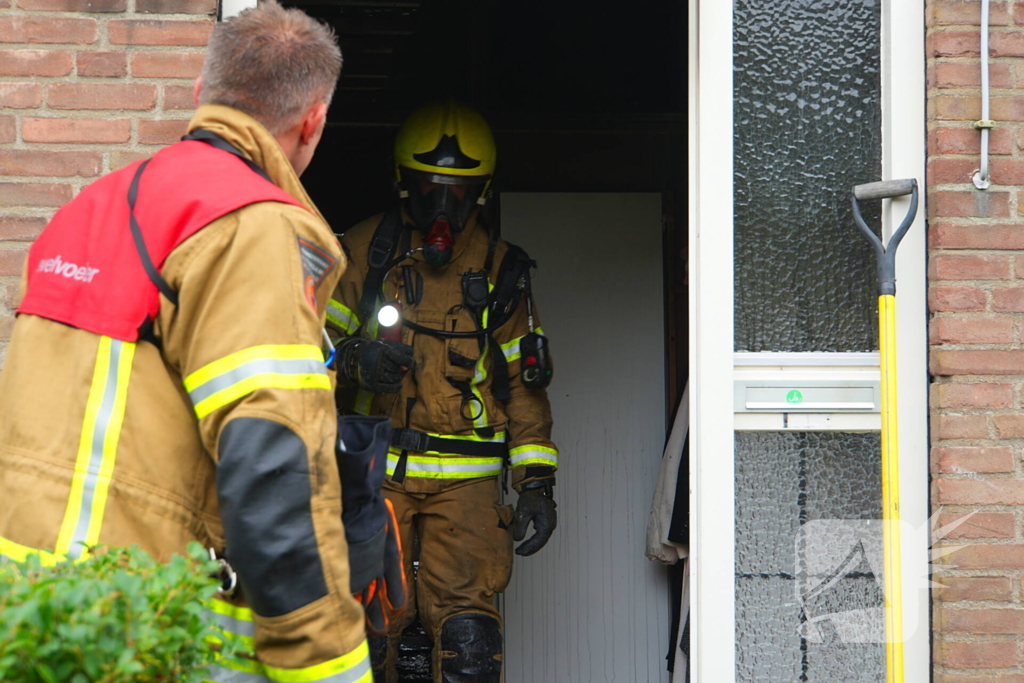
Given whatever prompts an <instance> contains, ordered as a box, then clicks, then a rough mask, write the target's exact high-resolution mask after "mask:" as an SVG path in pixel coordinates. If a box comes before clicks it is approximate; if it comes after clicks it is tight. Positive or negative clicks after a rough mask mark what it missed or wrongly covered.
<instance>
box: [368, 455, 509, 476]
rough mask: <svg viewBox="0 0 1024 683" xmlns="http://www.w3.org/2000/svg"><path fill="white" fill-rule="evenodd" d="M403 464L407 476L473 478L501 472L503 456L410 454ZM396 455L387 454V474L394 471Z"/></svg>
mask: <svg viewBox="0 0 1024 683" xmlns="http://www.w3.org/2000/svg"><path fill="white" fill-rule="evenodd" d="M406 457H407V458H408V460H407V462H406V464H405V472H406V475H407V476H411V477H424V478H427V479H473V478H476V477H491V476H495V475H498V474H501V468H502V463H503V460H504V458H466V457H455V456H441V457H431V456H428V455H410V456H406ZM397 465H398V456H397V455H395V454H394V453H389V454H388V467H387V473H388V475H393V474H394V473H395V468H396V467H397Z"/></svg>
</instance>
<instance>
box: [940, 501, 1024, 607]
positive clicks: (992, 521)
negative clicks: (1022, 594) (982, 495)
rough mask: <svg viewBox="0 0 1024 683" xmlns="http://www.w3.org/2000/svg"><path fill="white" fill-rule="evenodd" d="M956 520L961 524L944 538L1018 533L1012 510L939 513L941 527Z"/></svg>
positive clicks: (1005, 536) (1012, 535) (946, 532)
mask: <svg viewBox="0 0 1024 683" xmlns="http://www.w3.org/2000/svg"><path fill="white" fill-rule="evenodd" d="M961 520H964V521H961ZM956 522H960V525H959V526H957V527H956V528H954V529H951V530H949V531H945V532H944V536H943V537H944V538H1013V537H1014V535H1015V533H1016V532H1015V530H1014V525H1015V520H1014V516H1013V513H1012V512H975V513H974V514H970V513H959V514H945V515H939V527H940V528H943V527H946V526H947V525H950V524H955V523H956ZM1022 614H1024V613H1022Z"/></svg>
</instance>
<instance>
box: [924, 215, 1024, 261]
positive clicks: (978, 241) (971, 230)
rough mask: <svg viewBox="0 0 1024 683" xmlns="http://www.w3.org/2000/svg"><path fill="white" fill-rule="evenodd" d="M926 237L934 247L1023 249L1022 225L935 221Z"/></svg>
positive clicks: (1023, 233)
mask: <svg viewBox="0 0 1024 683" xmlns="http://www.w3.org/2000/svg"><path fill="white" fill-rule="evenodd" d="M928 237H929V242H928V243H929V246H931V247H932V248H935V249H1024V225H952V224H949V223H935V224H933V225H931V226H930V230H929V234H928ZM1017 272H1018V273H1021V272H1024V271H1021V270H1018V271H1017Z"/></svg>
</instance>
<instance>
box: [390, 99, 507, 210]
mask: <svg viewBox="0 0 1024 683" xmlns="http://www.w3.org/2000/svg"><path fill="white" fill-rule="evenodd" d="M496 156H497V149H496V148H495V145H494V134H493V133H492V132H491V127H490V126H489V125H487V121H486V120H485V119H484V117H483V116H481V115H480V113H479V112H477V111H476V110H474V109H470V108H469V107H466V106H464V105H462V104H459V103H458V102H456V101H454V100H444V101H441V102H432V103H430V104H427V105H424V106H422V107H420V108H419V109H417V110H416V111H415V112H413V113H412V115H411V116H410V117H409V118H408V119H406V121H405V123H403V124H402V127H401V128H400V129H399V131H398V136H397V137H396V138H395V179H396V180H397V181H398V182H399V183H400V184H402V183H407V182H408V181H409V179H410V176H412V177H416V178H420V179H424V180H429V181H430V182H433V183H440V184H444V185H471V186H479V185H483V187H482V188H481V189H480V194H479V197H480V199H479V203H481V204H482V203H483V198H484V197H485V196H486V194H487V189H488V188H489V187H490V184H491V177H492V176H493V174H494V164H495V159H496ZM403 169H407V170H409V171H413V172H414V173H412V174H408V173H407V174H404V175H403Z"/></svg>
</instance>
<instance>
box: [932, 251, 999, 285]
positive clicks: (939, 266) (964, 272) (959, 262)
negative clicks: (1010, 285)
mask: <svg viewBox="0 0 1024 683" xmlns="http://www.w3.org/2000/svg"><path fill="white" fill-rule="evenodd" d="M928 271H929V277H931V278H933V279H935V280H1008V279H1010V259H1009V258H1008V257H1006V256H990V255H976V254H939V255H937V256H933V257H932V258H931V260H930V262H929V264H928Z"/></svg>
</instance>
